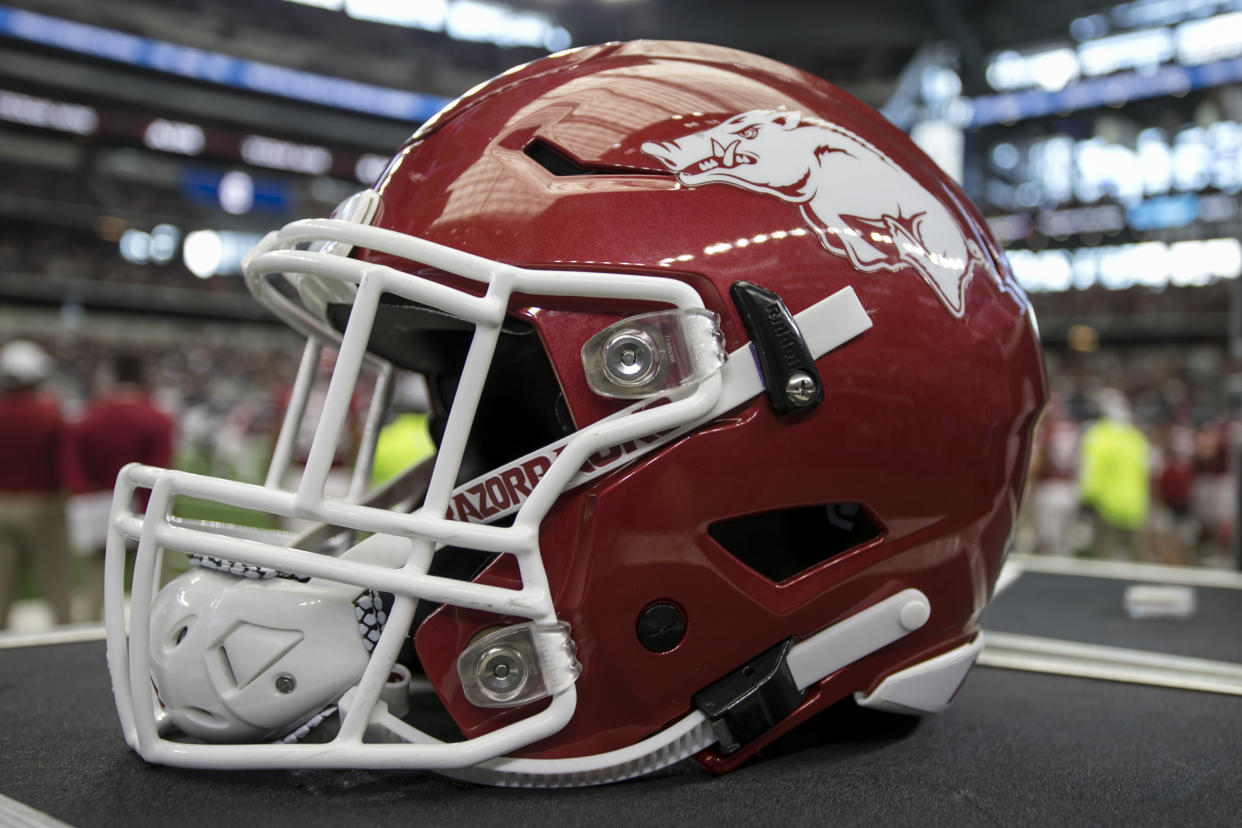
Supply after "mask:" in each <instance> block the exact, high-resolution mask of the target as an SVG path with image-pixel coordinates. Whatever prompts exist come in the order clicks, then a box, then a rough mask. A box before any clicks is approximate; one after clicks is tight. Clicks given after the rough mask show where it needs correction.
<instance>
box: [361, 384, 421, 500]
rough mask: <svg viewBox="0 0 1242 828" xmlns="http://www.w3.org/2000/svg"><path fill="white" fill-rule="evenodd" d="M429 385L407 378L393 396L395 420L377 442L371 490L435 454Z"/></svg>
mask: <svg viewBox="0 0 1242 828" xmlns="http://www.w3.org/2000/svg"><path fill="white" fill-rule="evenodd" d="M428 408H429V405H428V398H427V385H426V382H425V381H424V380H423V378H422V377H421V376H418V375H416V374H405V375H403V376H401V377H400V378H399V379H398V380H397V385H396V389H395V391H394V393H393V401H392V411H393V418H392V419H391V420H390V421H389V422H388V424H387V425H385V426H384V427H383V428H382V429H381V430H380V433H379V437H378V438H377V439H376V441H375V460H374V463H373V464H372V466H371V486H372V488H374V487H377V486H380V485H382V484H384V483H386V482H388V481H389V480H391V479H392V478H394V477H396V476H397V475H398V474H400V473H401V472H403V471H405V470H406V469H407V468H409V467H410V466H412V465H414V464H415V463H417V462H419V461H421V460H423V459H425V458H427V457H430V456H431V455H433V454H435V451H436V446H435V443H434V442H432V440H431V433H430V432H429V431H428V429H427V411H428Z"/></svg>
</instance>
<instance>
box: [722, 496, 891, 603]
mask: <svg viewBox="0 0 1242 828" xmlns="http://www.w3.org/2000/svg"><path fill="white" fill-rule="evenodd" d="M707 532H708V534H709V535H711V537H712V539H713V540H715V541H716V543H718V544H720V545H721V546H722V547H724V549H725V551H727V552H728V553H729V554H731V555H733V556H734V557H735V558H737V559H738V560H739V561H741V562H742V563H744V564H746V566H748V567H750V568H751V569H753V570H755V571H756V572H758V573H759V574H760V575H762V576H763V577H765V578H767V579H768V580H770V581H775V582H778V583H779V582H781V581H787V580H789V579H791V578H793V577H795V576H797V575H800V574H801V573H803V572H805V571H807V570H808V569H811V568H812V567H814V566H817V565H818V564H821V563H823V562H824V561H827V560H828V559H830V558H833V557H836V556H838V555H840V554H841V553H843V552H848V551H850V550H851V549H856V548H858V547H860V546H862V545H864V544H867V543H870V542H871V541H874V540H876V539H877V538H879V537H881V536H882V535H883V534H884V530H883V528H882V527H881V526H880V524H879V522H878V521H877V520H876V519H875V518H873V517H872V516H871V514H870V513H869V512H868V511H867V509H866V507H864V506H863V505H862V504H861V503H855V502H841V503H827V504H822V505H818V506H799V507H796V508H793V509H779V510H775V511H771V512H760V513H758V514H754V515H744V516H742V517H738V518H731V519H729V520H722V521H718V522H716V523H713V524H712V525H711V526H709V527H708V529H707Z"/></svg>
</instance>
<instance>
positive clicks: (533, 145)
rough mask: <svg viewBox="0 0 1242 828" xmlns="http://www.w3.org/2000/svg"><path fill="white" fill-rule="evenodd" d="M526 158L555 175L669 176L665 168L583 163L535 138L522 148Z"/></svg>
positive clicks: (670, 174) (670, 175)
mask: <svg viewBox="0 0 1242 828" xmlns="http://www.w3.org/2000/svg"><path fill="white" fill-rule="evenodd" d="M522 151H523V152H524V153H525V154H526V156H527V157H528V158H530V159H531V160H532V161H534V162H535V163H536V164H538V165H539V166H541V167H543V168H544V169H545V170H547V171H548V172H550V173H552V174H553V175H555V176H558V177H560V176H571V175H658V176H664V177H665V178H671V177H672V173H670V172H668V171H667V170H646V169H642V168H639V167H614V166H608V165H600V164H591V165H587V164H583V163H580V162H579V161H577V160H575V159H573V158H571V157H570V156H569V155H568V154H567V153H565V152H564V151H562V150H560V149H558V148H557V147H554V146H553V145H552V144H549V143H548V142H547V141H544V140H542V139H539V138H536V139H535V140H533V141H531V142H530V143H529V144H527V145H526V148H525V149H524V150H522Z"/></svg>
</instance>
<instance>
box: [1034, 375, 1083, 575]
mask: <svg viewBox="0 0 1242 828" xmlns="http://www.w3.org/2000/svg"><path fill="white" fill-rule="evenodd" d="M1081 436H1082V429H1081V428H1080V426H1079V425H1078V423H1077V422H1075V421H1074V420H1073V418H1071V417H1070V416H1069V414H1068V411H1067V410H1066V407H1065V404H1064V401H1063V400H1062V399H1061V397H1060V395H1058V394H1053V395H1052V397H1051V398H1050V399H1049V402H1048V408H1047V410H1046V413H1045V414H1044V418H1043V420H1042V421H1041V422H1040V425H1039V429H1038V431H1036V433H1035V449H1034V451H1033V452H1032V458H1031V482H1032V487H1031V518H1032V520H1033V522H1034V524H1035V526H1034V533H1035V551H1036V552H1037V553H1040V554H1044V555H1058V556H1062V557H1064V556H1068V555H1071V554H1073V551H1074V550H1073V546H1072V542H1071V537H1072V536H1073V531H1072V530H1073V527H1074V522H1075V519H1076V518H1077V516H1078V510H1079V504H1078V453H1079V443H1080V440H1081Z"/></svg>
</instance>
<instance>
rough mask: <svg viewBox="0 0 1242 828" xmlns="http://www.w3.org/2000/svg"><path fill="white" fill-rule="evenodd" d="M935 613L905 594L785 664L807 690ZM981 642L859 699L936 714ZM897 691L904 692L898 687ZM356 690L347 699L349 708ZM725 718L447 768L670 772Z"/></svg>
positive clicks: (391, 720) (559, 773) (560, 782)
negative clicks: (595, 748) (553, 752)
mask: <svg viewBox="0 0 1242 828" xmlns="http://www.w3.org/2000/svg"><path fill="white" fill-rule="evenodd" d="M930 615H931V604H930V602H929V601H928V598H927V596H926V595H924V594H923V593H922V592H920V591H919V590H917V589H906V590H903V591H901V592H899V593H897V594H896V595H892V596H890V597H888V598H886V599H884V600H882V601H879V602H877V603H875V604H873V605H871V606H870V607H867V608H866V609H864V610H861V611H860V612H858V613H855V614H854V615H851V616H849V617H848V618H845V619H843V620H841V621H838V622H837V623H836V624H833V625H832V626H830V627H827V628H825V629H823V630H821V631H820V632H818V633H816V634H815V635H812V636H810V637H808V638H805V639H803V640H801V641H799V642H797V643H795V644H793V645H792V646H791V647H790V648H789V650H788V653H787V655H786V656H785V663H784V665H782V666H783V667H784V668H787V670H788V672H787V675H788V677H789V679H790V680H791V681H792V684H793V687H794V688H796V691H797V692H799V693H802V692H804V691H806V690H807V689H809V688H810V687H812V686H813V685H815V684H817V683H818V682H819V681H821V680H822V679H824V678H826V677H828V676H830V675H832V674H833V673H835V672H836V671H837V670H840V669H841V668H842V667H845V666H847V665H849V664H852V663H854V662H855V661H857V660H858V659H860V658H863V657H864V656H866V655H869V654H870V653H873V652H875V651H877V650H879V649H881V648H883V647H886V646H888V645H889V644H891V643H893V642H894V641H897V640H899V639H901V638H904V637H905V636H907V635H909V634H910V633H912V632H914V631H915V630H917V629H919V628H920V627H922V626H923V625H924V624H925V623H926V622H927V620H928V618H929V617H930ZM981 646H982V642H981V641H980V640H979V639H978V638H976V639H975V640H974V641H971V642H970V643H968V644H966V645H963V646H962V647H959V648H958V649H957V650H952V651H950V652H949V653H944V654H940V655H938V656H936V657H934V658H932V659H929V660H928V661H926V662H923V663H922V664H917V665H915V666H914V667H910V668H907V669H905V670H902V671H901V672H899V673H895V674H893V675H892V676H889V677H887V678H886V679H885V680H884V682H882V683H881V684H880V687H879V688H877V690H876V692H875V693H872V694H871V695H870V696H863V695H862V694H860V700H861V701H862V702H863V703H865V704H867V705H868V706H873V707H883V708H884V709H890V710H891V709H902V710H904V711H905V712H910V713H917V712H922V711H929V712H931V711H937V710H940V709H942V708H943V706H944V705H945V704H947V703H948V701H949V699H950V698H952V696H953V694H954V693H956V692H957V688H958V686H959V685H960V684H961V681H962V679H963V678H964V677H965V674H966V670H967V669H968V668H969V666H970V664H971V663H973V662H974V656H975V655H977V654H978V651H979V649H980V648H981ZM898 688H899V689H898ZM882 693H883V694H884V695H885V696H886V698H887V697H888V696H889V695H894V694H896V695H899V696H900V699H901V702H900V704H899V706H896V707H895V706H894V705H892V704H891V703H890V704H889V705H888V706H882V705H881V704H879V699H878V698H877V697H878V696H880V695H881V694H882ZM352 702H353V691H352V690H351V691H350V692H348V693H346V694H345V696H344V698H342V699H341V707H342V708H343V709H345V710H348V708H349V706H350V705H351V703H352ZM373 724H375V725H378V726H379V727H380V728H382V729H384V730H388V731H390V732H391V733H392V734H393V736H395V737H398V738H401V739H406V740H409V741H413V742H422V743H426V742H428V741H431V740H430V737H428V736H427V735H426V734H424V733H422V732H420V731H418V730H415V729H414V728H412V727H410V726H409V725H407V724H405V722H403V721H401V720H400V719H398V718H396V717H395V716H392V715H391V714H389V713H388V712H387V711H383V712H382V713H380V714H379V715H377V716H376V717H375V718H374V719H373ZM731 737H732V734H730V733H729V725H728V721H727V716H723V715H722V716H712V715H709V714H708V713H706V712H704V711H703V710H695V711H694V712H692V713H690V714H689V715H687V716H685V717H683V718H682V719H680V720H679V721H677V722H675V723H673V724H672V725H670V726H669V727H667V728H665V729H664V730H661V731H660V732H658V733H656V734H654V735H652V736H649V737H648V738H646V739H643V740H642V741H640V742H636V743H635V744H633V745H630V746H628V747H624V748H620V749H618V750H614V751H609V752H608V753H600V754H595V755H593V756H580V757H573V758H568V759H517V758H509V757H501V758H498V759H492V760H490V761H487V762H483V763H481V764H478V765H474V766H472V767H467V768H460V769H453V770H441V771H440V773H443V774H445V775H446V776H451V777H453V778H455V779H462V780H466V781H470V782H479V783H484V784H488V785H500V786H507V787H523V788H561V787H578V786H583V785H602V784H606V783H609V782H618V781H621V780H624V779H631V778H633V777H636V776H641V775H643V774H646V773H650V772H652V771H656V770H660V769H661V768H666V767H669V766H670V765H674V764H676V763H677V762H680V761H682V760H683V759H686V758H688V757H690V756H693V755H694V754H696V753H698V752H700V751H703V750H706V749H708V748H709V747H712V746H713V745H717V744H721V743H725V742H728V741H730V740H731Z"/></svg>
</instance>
